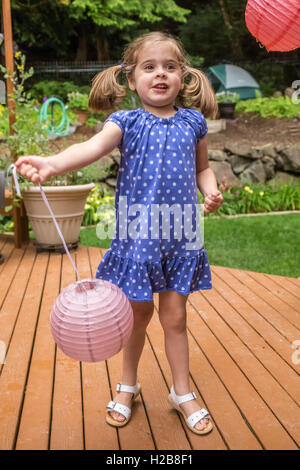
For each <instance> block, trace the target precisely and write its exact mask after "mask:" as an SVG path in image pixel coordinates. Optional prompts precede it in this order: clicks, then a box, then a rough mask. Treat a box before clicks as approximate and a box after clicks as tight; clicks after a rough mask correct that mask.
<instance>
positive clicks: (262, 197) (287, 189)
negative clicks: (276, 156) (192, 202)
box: [199, 180, 300, 217]
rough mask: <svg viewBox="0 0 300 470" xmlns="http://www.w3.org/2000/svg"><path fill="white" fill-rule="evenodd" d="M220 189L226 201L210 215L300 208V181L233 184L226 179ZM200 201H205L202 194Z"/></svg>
mask: <svg viewBox="0 0 300 470" xmlns="http://www.w3.org/2000/svg"><path fill="white" fill-rule="evenodd" d="M219 190H220V191H221V192H222V196H223V198H224V202H223V204H222V206H221V207H220V208H219V209H218V211H217V212H216V213H214V214H209V215H208V217H209V216H211V215H236V214H250V213H257V212H273V211H287V210H299V209H300V182H299V183H297V184H295V185H292V184H284V183H281V182H280V181H277V182H275V183H272V184H261V183H260V184H259V183H257V184H251V185H250V184H245V185H243V184H241V183H240V184H238V185H232V184H229V183H226V180H225V181H224V183H222V184H221V185H220V186H219ZM199 201H200V202H201V201H203V198H202V196H201V195H200V194H199Z"/></svg>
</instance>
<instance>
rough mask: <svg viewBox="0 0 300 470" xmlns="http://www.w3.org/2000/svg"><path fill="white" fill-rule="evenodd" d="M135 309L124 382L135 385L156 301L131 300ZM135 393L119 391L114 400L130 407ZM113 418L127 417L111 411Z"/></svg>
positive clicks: (125, 351) (125, 362)
mask: <svg viewBox="0 0 300 470" xmlns="http://www.w3.org/2000/svg"><path fill="white" fill-rule="evenodd" d="M130 303H131V306H132V310H133V317H134V324H133V330H132V334H131V336H130V339H129V341H128V343H127V345H126V346H125V348H124V349H123V373H122V382H121V383H122V384H125V385H135V384H136V382H137V369H138V363H139V360H140V357H141V354H142V351H143V347H144V344H145V334H146V328H147V326H148V324H149V322H150V320H151V318H152V315H153V310H154V303H153V302H152V301H151V302H149V301H147V302H134V301H131V300H130ZM132 396H133V394H132V393H128V392H119V393H118V394H117V395H116V397H114V401H116V402H117V403H120V404H122V405H125V406H129V407H130V402H131V399H132ZM110 414H111V416H112V418H113V419H115V420H117V421H120V422H121V421H124V420H125V417H124V416H123V415H122V414H120V413H118V412H116V411H111V412H110Z"/></svg>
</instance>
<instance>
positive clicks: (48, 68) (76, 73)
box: [28, 61, 116, 84]
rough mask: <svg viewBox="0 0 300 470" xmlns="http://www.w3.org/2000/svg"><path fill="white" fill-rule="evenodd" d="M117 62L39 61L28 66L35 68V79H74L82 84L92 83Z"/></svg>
mask: <svg viewBox="0 0 300 470" xmlns="http://www.w3.org/2000/svg"><path fill="white" fill-rule="evenodd" d="M112 65H116V63H112V62H98V61H84V62H83V61H82V62H71V61H43V62H41V61H39V62H31V63H29V64H28V66H32V67H33V68H34V77H35V80H73V81H76V82H81V83H82V84H85V83H90V81H91V79H92V78H93V77H94V76H95V75H96V74H97V73H98V72H101V70H104V69H106V68H108V67H111V66H112Z"/></svg>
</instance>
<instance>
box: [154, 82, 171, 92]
mask: <svg viewBox="0 0 300 470" xmlns="http://www.w3.org/2000/svg"><path fill="white" fill-rule="evenodd" d="M152 88H153V90H155V91H157V92H158V93H162V92H164V91H166V90H167V89H168V85H166V84H165V83H158V84H157V85H154V87H152Z"/></svg>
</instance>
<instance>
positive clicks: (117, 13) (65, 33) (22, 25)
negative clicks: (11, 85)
mask: <svg viewBox="0 0 300 470" xmlns="http://www.w3.org/2000/svg"><path fill="white" fill-rule="evenodd" d="M11 5H12V11H13V18H14V23H15V39H16V41H17V42H18V43H21V44H22V46H23V47H24V46H25V47H26V48H27V51H28V52H29V50H30V51H32V50H36V51H43V52H44V54H47V57H53V58H56V57H65V58H66V57H70V52H71V55H74V52H75V51H74V46H73V45H74V44H75V45H76V44H77V43H78V38H79V37H80V35H81V34H82V30H83V29H85V31H86V33H87V36H88V39H89V41H88V42H89V44H92V45H93V46H94V48H95V45H96V39H97V36H102V37H106V38H107V37H109V38H111V39H112V40H113V38H114V35H115V34H116V32H119V31H124V32H125V33H126V34H130V39H132V37H133V36H134V34H135V32H136V31H137V30H138V29H139V28H140V27H141V25H142V28H143V27H144V28H145V27H146V29H147V28H148V25H151V24H153V23H158V22H159V21H161V20H162V19H163V18H168V19H171V20H173V21H176V22H185V21H186V18H187V16H188V14H189V13H190V11H189V10H187V9H185V8H181V7H179V6H178V5H177V3H176V2H175V1H174V0H161V1H160V2H157V1H156V0H144V1H143V2H140V1H139V0H110V1H107V0H70V1H68V0H65V1H61V0H41V1H39V2H36V3H35V4H32V2H27V3H25V2H22V3H21V2H19V1H18V0H12V1H11ZM58 24H59V34H58V29H57V25H58Z"/></svg>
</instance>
